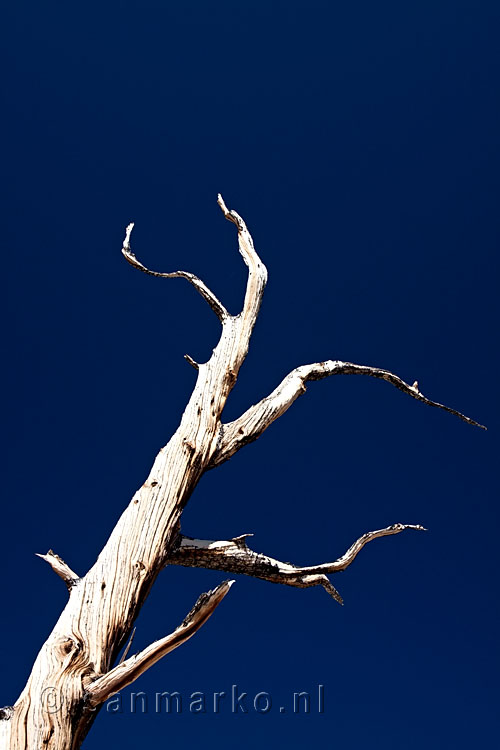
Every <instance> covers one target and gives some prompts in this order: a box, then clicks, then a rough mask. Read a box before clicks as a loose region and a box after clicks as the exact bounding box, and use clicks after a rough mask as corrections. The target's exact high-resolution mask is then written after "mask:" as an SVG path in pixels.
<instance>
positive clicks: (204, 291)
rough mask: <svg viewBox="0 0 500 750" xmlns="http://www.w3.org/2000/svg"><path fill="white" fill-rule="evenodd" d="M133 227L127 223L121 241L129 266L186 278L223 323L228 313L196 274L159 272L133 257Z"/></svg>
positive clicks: (163, 274) (164, 275)
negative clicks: (131, 237) (131, 245)
mask: <svg viewBox="0 0 500 750" xmlns="http://www.w3.org/2000/svg"><path fill="white" fill-rule="evenodd" d="M133 228H134V224H133V223H132V224H129V225H128V227H127V228H126V230H125V239H124V241H123V247H122V253H123V255H124V257H125V259H126V260H127V261H128V262H129V263H130V265H131V266H133V267H134V268H137V269H138V270H139V271H142V272H143V273H147V274H149V276H156V277H158V278H160V279H186V281H189V283H190V284H192V285H193V286H194V288H195V289H196V290H197V291H198V292H199V293H200V294H201V296H202V297H203V299H204V300H205V301H206V302H208V304H209V305H210V307H211V308H212V310H213V311H214V313H215V314H216V315H217V317H218V318H219V320H220V321H221V323H224V321H225V320H226V318H228V317H229V313H228V311H227V310H226V308H225V307H224V305H223V304H222V302H220V301H219V300H218V299H217V297H216V296H215V294H214V293H213V292H212V291H211V290H210V289H209V288H208V287H207V286H206V284H204V283H203V281H202V280H201V279H199V278H198V276H195V275H194V274H193V273H189V272H188V271H172V272H171V273H160V272H159V271H151V270H150V269H149V268H147V267H146V266H144V265H143V264H142V263H141V262H140V261H139V260H137V258H136V257H135V255H134V253H133V252H132V250H131V248H130V235H131V233H132V229H133Z"/></svg>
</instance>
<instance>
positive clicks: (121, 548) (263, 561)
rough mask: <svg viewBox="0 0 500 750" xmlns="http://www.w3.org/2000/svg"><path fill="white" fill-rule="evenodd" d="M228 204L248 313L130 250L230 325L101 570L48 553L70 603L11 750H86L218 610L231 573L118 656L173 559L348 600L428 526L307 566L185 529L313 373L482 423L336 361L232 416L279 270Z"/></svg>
mask: <svg viewBox="0 0 500 750" xmlns="http://www.w3.org/2000/svg"><path fill="white" fill-rule="evenodd" d="M219 205H220V207H221V209H222V211H223V213H224V215H225V217H226V218H227V219H229V220H230V221H231V222H233V224H235V225H236V227H237V230H238V239H239V250H240V253H241V255H242V256H243V260H244V261H245V263H246V265H247V266H248V282H247V289H246V294H245V300H244V304H243V308H242V310H241V312H240V313H239V314H238V315H236V316H233V315H230V314H229V313H228V312H227V310H226V309H225V307H224V306H223V304H222V303H221V302H220V301H219V300H218V299H217V298H216V297H215V295H214V294H213V293H212V292H211V291H210V290H209V289H208V288H207V287H206V286H205V284H204V283H203V282H202V281H201V280H200V279H198V278H197V277H196V276H194V275H193V274H190V273H187V272H184V271H176V272H173V273H157V272H154V271H150V270H149V269H148V268H146V267H145V266H143V265H142V263H140V262H139V261H138V260H137V258H136V257H135V255H134V254H133V253H132V251H131V249H130V234H131V231H132V227H133V225H129V227H127V232H126V236H125V241H124V245H123V254H124V255H125V258H126V259H127V260H128V262H129V263H130V264H131V265H133V266H135V267H136V268H138V269H140V270H142V271H144V272H145V273H148V274H150V275H153V276H159V277H163V278H176V277H177V278H178V277H180V278H184V279H186V280H187V281H189V282H190V283H191V284H192V285H193V286H194V287H195V288H196V289H197V291H198V292H199V293H200V294H201V295H202V296H203V298H204V299H205V300H206V301H207V302H208V304H209V305H210V307H211V308H212V310H213V311H214V312H215V314H216V315H217V317H218V318H219V320H220V322H221V325H222V332H221V336H220V339H219V342H218V344H217V346H216V347H215V349H214V350H213V354H212V356H211V358H210V359H209V361H208V362H206V363H204V364H197V363H196V362H194V361H193V360H192V359H191V358H190V357H189V356H188V355H186V358H187V360H188V361H189V363H190V364H191V365H192V366H193V367H195V368H196V369H197V371H198V378H197V381H196V385H195V388H194V390H193V393H192V395H191V398H190V399H189V403H188V404H187V406H186V409H185V411H184V414H183V416H182V419H181V423H180V425H179V427H178V429H177V431H176V432H175V434H174V435H173V436H172V438H171V439H170V441H169V442H168V444H167V445H166V446H165V447H164V448H162V449H161V450H160V452H159V454H158V455H157V457H156V459H155V462H154V464H153V467H152V469H151V472H150V474H149V476H148V478H147V480H146V481H145V482H144V484H143V485H142V487H141V488H140V489H139V490H138V491H137V492H136V493H135V495H134V497H133V498H132V500H131V502H130V504H129V505H128V507H127V508H126V509H125V511H124V512H123V514H122V516H121V518H120V519H119V521H118V523H117V524H116V526H115V528H114V529H113V531H112V533H111V536H110V537H109V540H108V542H107V543H106V545H105V547H104V549H103V550H102V552H101V554H100V555H99V557H98V558H97V561H96V562H95V564H94V565H93V567H92V568H91V569H90V570H89V571H88V573H87V574H86V575H85V576H83V577H79V576H78V575H77V574H76V573H74V572H73V571H72V570H71V568H70V567H69V566H68V565H66V563H65V562H64V561H63V560H61V558H59V557H58V556H57V555H56V554H55V553H54V552H52V551H51V550H50V551H49V552H48V553H47V554H46V555H40V557H42V558H43V559H45V560H46V561H47V562H48V563H49V564H50V565H51V567H52V568H53V570H54V571H55V572H56V573H57V574H58V575H59V576H60V577H61V578H62V579H63V580H64V582H65V583H66V586H67V588H68V591H69V600H68V603H67V605H66V607H65V609H64V610H63V612H62V613H61V615H60V617H59V620H58V622H57V623H56V625H55V627H54V629H53V631H52V633H51V634H50V636H49V638H48V639H47V641H46V642H45V643H44V644H43V646H42V648H41V650H40V653H39V654H38V656H37V658H36V661H35V663H34V665H33V669H32V672H31V675H30V677H29V679H28V682H27V684H26V686H25V688H24V690H23V692H22V693H21V695H20V696H19V698H18V700H17V701H16V703H15V704H14V706H12V707H10V706H9V707H6V708H4V709H1V710H0V750H3V749H4V748H5V749H6V748H11V749H12V750H14V749H15V750H21V749H23V750H34V749H35V748H36V749H42V748H47V749H49V748H50V749H53V750H67V749H69V748H71V749H73V750H76V748H79V747H80V746H81V743H82V741H83V739H84V737H85V736H86V734H87V732H88V730H89V728H90V726H91V724H92V722H93V720H94V718H95V716H96V714H97V712H98V710H99V708H100V707H101V706H102V705H103V703H104V701H106V700H107V699H108V698H109V697H110V696H111V695H113V694H114V693H116V692H118V691H119V690H121V689H122V688H124V687H125V686H126V685H128V684H130V683H131V682H133V681H134V680H135V679H137V677H138V676H139V675H140V674H142V673H143V672H144V671H146V670H147V669H148V668H149V667H150V666H151V665H152V664H154V663H155V662H156V661H158V660H159V659H160V658H161V657H162V656H164V655H165V654H167V653H168V652H169V651H171V650H173V649H174V648H177V646H179V645H181V644H182V643H184V641H186V640H187V639H188V638H190V637H191V636H192V635H193V634H194V633H195V632H196V630H198V628H199V627H201V625H203V623H204V622H205V621H206V620H207V619H208V617H210V615H211V614H212V613H213V611H214V610H215V608H216V607H217V605H218V604H219V603H220V602H221V601H222V599H223V598H224V596H225V595H226V594H227V592H228V591H229V588H230V586H231V583H232V581H225V582H223V583H221V584H220V585H219V586H218V587H217V588H216V589H214V590H213V591H209V592H208V593H207V594H203V595H202V596H201V597H200V598H199V600H198V602H197V603H196V604H195V606H194V607H193V609H192V610H191V612H190V613H189V614H188V615H187V617H186V618H185V620H184V622H183V623H182V624H181V625H180V626H179V627H178V628H177V629H176V630H175V631H174V632H173V633H172V634H170V635H168V636H166V637H165V638H163V639H161V640H160V641H156V642H155V643H152V644H151V645H150V646H148V647H147V648H146V649H144V650H143V651H141V652H140V653H138V654H136V655H134V656H132V657H129V658H124V657H122V661H121V662H120V663H119V664H117V665H115V661H116V658H117V655H118V653H119V651H120V649H121V648H122V647H123V646H124V644H125V643H126V641H127V639H128V638H129V636H130V633H131V631H132V628H133V623H134V621H135V619H136V617H137V615H138V613H139V610H140V608H141V606H142V604H143V603H144V600H145V599H146V597H147V595H148V593H149V591H150V588H151V586H152V584H153V583H154V580H155V578H156V576H157V575H158V573H159V572H160V571H161V570H162V568H163V567H164V566H165V565H167V564H178V565H192V566H201V567H207V568H216V569H219V570H226V571H230V572H235V573H245V574H247V575H252V576H256V577H259V578H263V579H265V580H269V581H273V582H276V583H284V584H287V585H292V586H298V587H306V586H315V585H321V586H323V587H324V588H325V589H326V590H327V591H328V592H329V593H330V594H331V595H332V596H333V597H334V598H335V599H337V601H340V602H341V601H342V600H341V598H340V595H339V594H338V592H337V590H336V589H335V587H334V586H333V584H332V583H331V582H330V580H329V578H328V574H331V573H336V572H338V571H340V570H344V569H345V568H346V567H347V566H348V565H349V564H350V563H351V562H352V560H353V559H354V557H355V556H356V555H357V553H358V552H359V550H360V549H361V548H362V547H363V546H364V545H365V544H366V543H367V542H368V541H371V540H372V539H374V538H376V537H378V536H386V535H389V534H396V533H399V532H400V531H403V530H404V529H407V528H414V529H422V527H421V526H408V525H403V524H395V525H394V526H391V527H388V528H386V529H382V530H380V531H375V532H369V533H368V534H365V535H364V536H362V537H361V538H360V539H359V540H358V541H357V542H355V543H354V545H353V546H352V547H351V548H350V549H349V550H348V551H347V552H346V553H345V555H344V556H343V557H342V558H339V560H337V561H335V562H333V563H325V564H323V565H316V566H311V567H305V568H304V567H303V568H297V567H295V566H293V565H290V564H288V563H286V564H285V563H281V562H279V561H277V560H273V559H272V558H269V557H267V556H265V555H259V554H257V553H255V552H252V551H251V550H250V549H249V548H248V547H247V545H246V542H245V536H248V535H243V536H241V537H236V538H234V539H231V540H227V541H222V542H209V541H203V540H197V539H192V538H189V537H182V536H181V535H180V517H181V513H182V510H183V508H184V506H185V505H186V502H187V501H188V499H189V497H190V495H191V493H192V491H193V490H194V488H195V486H196V484H197V483H198V481H199V479H200V477H201V476H202V474H203V473H204V472H205V471H206V470H208V469H211V468H213V467H215V466H217V465H219V464H220V463H222V462H224V461H226V460H227V459H229V458H230V457H231V456H232V455H234V454H235V453H236V452H237V451H238V450H239V449H240V448H241V447H243V446H244V445H246V444H247V443H249V442H251V441H253V440H255V439H257V438H258V437H259V435H261V434H262V432H263V431H264V430H265V429H266V428H267V427H268V426H269V425H270V424H271V423H272V422H273V421H274V420H275V419H277V418H278V417H279V416H281V414H283V413H284V412H285V411H286V410H287V409H288V408H289V406H291V404H292V403H293V402H294V401H295V399H296V398H297V397H298V396H300V395H301V394H302V393H303V392H304V391H305V390H306V388H305V383H306V382H307V381H308V380H318V379H320V378H324V377H327V376H329V375H336V374H364V375H369V376H371V377H376V378H381V379H384V380H387V381H388V382H389V383H391V384H392V385H395V386H396V387H397V388H399V389H400V390H402V391H403V392H405V393H406V394H408V395H409V396H412V398H415V399H417V400H419V401H423V402H424V403H426V404H429V405H431V406H436V407H438V408H441V409H445V410H446V411H449V412H451V413H452V414H455V415H457V416H459V417H460V418H461V419H463V420H465V421H466V422H469V423H470V424H474V425H477V422H474V420H472V419H470V418H468V417H465V416H464V415H462V414H460V413H459V412H457V411H455V410H454V409H450V408H449V407H446V406H443V405H441V404H438V403H436V402H434V401H431V400H429V399H427V398H426V397H425V396H423V395H422V393H421V392H420V390H419V387H418V383H416V382H415V383H414V384H413V385H409V384H407V383H405V382H404V381H402V380H401V379H400V378H398V377H397V376H396V375H393V374H392V373H390V372H387V371H386V370H381V369H378V368H373V367H366V366H362V365H354V364H351V363H346V362H339V361H336V360H335V361H333V360H330V361H327V362H320V363H316V364H312V365H305V366H302V367H298V368H297V369H295V370H294V371H293V372H291V373H290V374H289V375H288V376H287V377H286V378H285V379H284V380H283V382H282V383H281V384H280V385H279V386H278V387H277V388H276V390H275V391H273V393H271V394H270V395H269V396H268V397H266V398H265V399H263V400H262V401H261V402H260V403H258V404H257V405H255V406H252V407H251V408H250V409H248V410H247V411H246V412H245V413H244V414H243V415H242V416H241V417H239V418H238V419H236V420H234V421H233V422H231V423H228V424H223V423H222V421H221V415H222V411H223V409H224V406H225V403H226V400H227V397H228V395H229V393H230V391H231V389H232V388H233V386H234V384H235V382H236V379H237V376H238V372H239V369H240V367H241V365H242V363H243V361H244V359H245V357H246V354H247V351H248V345H249V341H250V337H251V334H252V330H253V327H254V324H255V321H256V319H257V315H258V312H259V307H260V303H261V299H262V295H263V292H264V288H265V285H266V280H267V271H266V268H265V266H264V265H263V263H262V262H261V260H260V259H259V257H258V255H257V253H256V252H255V249H254V246H253V242H252V238H251V236H250V234H249V232H248V230H247V228H246V226H245V223H244V222H243V220H242V219H241V218H240V217H239V216H238V214H236V213H235V212H234V211H228V209H227V208H226V206H225V204H224V202H223V200H222V198H221V197H220V196H219ZM478 426H481V425H478ZM125 656H126V654H125Z"/></svg>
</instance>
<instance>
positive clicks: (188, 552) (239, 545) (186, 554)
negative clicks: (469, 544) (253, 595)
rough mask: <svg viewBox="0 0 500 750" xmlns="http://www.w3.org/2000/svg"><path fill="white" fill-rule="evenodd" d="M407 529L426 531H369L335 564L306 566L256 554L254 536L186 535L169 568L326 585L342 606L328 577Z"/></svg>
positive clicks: (391, 528) (397, 528) (302, 585)
mask: <svg viewBox="0 0 500 750" xmlns="http://www.w3.org/2000/svg"><path fill="white" fill-rule="evenodd" d="M406 529H414V530H416V531H425V530H426V529H424V527H423V526H420V524H403V523H395V524H393V525H392V526H387V528H385V529H378V530H377V531H368V532H367V533H366V534H363V536H362V537H360V538H359V539H357V540H356V541H355V542H354V544H353V545H351V547H349V549H348V550H347V552H346V553H345V554H344V555H342V557H339V558H338V559H337V560H335V561H334V562H330V563H322V564H320V565H308V566H306V567H298V566H296V565H292V564H291V563H284V562H281V561H280V560H275V559H274V558H272V557H268V556H267V555H263V554H260V553H259V552H254V551H253V550H251V549H249V547H248V546H247V543H246V537H248V536H252V535H251V534H242V535H241V536H238V537H234V538H233V539H229V540H227V541H219V542H213V541H210V540H207V539H193V538H191V537H188V536H182V537H181V541H180V544H179V546H178V547H177V548H176V549H175V550H173V551H172V552H171V553H170V554H169V556H168V560H167V565H183V566H185V567H192V568H210V569H213V570H223V571H225V572H229V573H241V574H243V575H247V576H252V577H253V578H261V579H263V580H264V581H269V582H270V583H281V584H284V585H285V586H295V587H296V588H309V587H311V586H323V588H324V589H325V590H326V591H327V592H328V593H329V594H330V596H332V597H333V598H334V599H335V600H336V601H338V602H339V604H342V603H343V601H342V597H341V596H340V594H339V592H338V591H337V589H336V588H335V586H334V585H333V584H332V583H331V581H330V580H329V579H328V578H327V575H326V574H327V573H339V572H340V571H342V570H345V569H346V568H347V567H349V565H350V564H351V563H352V562H353V560H354V558H355V557H356V556H357V554H358V552H360V551H361V550H362V549H363V547H364V546H365V544H368V542H371V541H372V540H373V539H377V538H378V537H382V536H391V535H392V534H400V533H401V532H402V531H405V530H406Z"/></svg>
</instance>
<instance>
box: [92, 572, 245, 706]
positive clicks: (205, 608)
mask: <svg viewBox="0 0 500 750" xmlns="http://www.w3.org/2000/svg"><path fill="white" fill-rule="evenodd" d="M233 583H234V581H224V582H223V583H221V584H220V585H219V586H217V588H215V589H213V591H208V592H207V593H206V594H202V595H201V596H200V597H199V599H198V601H197V602H196V604H195V605H194V607H193V608H192V610H191V611H190V612H189V614H188V615H187V616H186V617H185V618H184V621H183V622H182V624H181V625H180V626H179V627H178V628H176V630H174V632H173V633H171V634H170V635H167V636H166V637H165V638H162V639H161V640H159V641H155V642H154V643H151V645H149V646H147V647H146V648H145V649H144V650H143V651H140V652H139V653H138V654H134V656H131V657H130V658H129V659H126V660H125V661H122V662H121V663H120V664H118V665H117V666H116V667H114V668H113V669H111V670H110V671H109V672H108V673H107V674H105V675H102V676H101V677H98V678H97V679H96V680H93V682H91V683H90V684H89V685H87V690H86V699H87V702H88V703H89V705H90V706H98V705H99V704H101V703H104V701H106V700H107V699H108V698H109V697H111V696H112V695H114V694H115V693H117V692H119V691H120V690H123V688H125V687H127V685H130V684H131V683H132V682H134V681H135V680H136V679H137V678H138V677H140V675H141V674H143V673H144V672H146V671H147V670H148V669H149V668H150V667H152V666H153V664H155V663H156V662H157V661H159V660H160V659H161V658H162V657H163V656H165V655H166V654H168V653H169V652H170V651H173V650H174V649H176V648H177V647H178V646H182V644H183V643H185V642H186V641H187V640H189V638H191V636H193V635H194V634H195V633H196V631H197V630H199V629H200V628H201V626H202V625H204V624H205V622H206V621H207V620H208V618H209V617H210V616H211V615H212V614H213V612H214V611H215V609H216V607H217V606H218V605H219V604H220V602H221V601H222V600H223V599H224V597H225V596H226V594H227V593H228V591H229V589H230V588H231V586H232V585H233Z"/></svg>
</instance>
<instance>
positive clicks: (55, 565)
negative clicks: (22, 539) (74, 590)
mask: <svg viewBox="0 0 500 750" xmlns="http://www.w3.org/2000/svg"><path fill="white" fill-rule="evenodd" d="M35 554H36V556H37V557H40V558H41V559H42V560H45V562H47V563H48V564H49V565H50V567H51V568H52V570H53V571H54V573H57V575H58V576H59V578H62V579H63V581H64V583H65V584H66V586H67V587H68V589H70V588H71V587H72V586H74V585H75V583H76V582H77V581H78V579H79V576H78V575H77V574H76V573H75V572H74V571H72V570H71V568H70V567H69V565H67V564H66V563H65V562H64V560H63V559H62V558H61V557H59V555H56V553H55V552H53V551H52V550H51V549H49V551H48V552H47V554H46V555H41V554H40V553H39V552H36V553H35Z"/></svg>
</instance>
